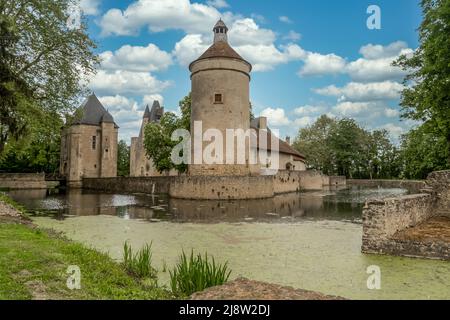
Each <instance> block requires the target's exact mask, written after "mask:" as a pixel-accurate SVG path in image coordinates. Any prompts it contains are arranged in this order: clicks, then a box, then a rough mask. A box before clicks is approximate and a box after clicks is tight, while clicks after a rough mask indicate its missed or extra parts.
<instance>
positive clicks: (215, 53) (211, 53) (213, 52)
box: [191, 41, 250, 65]
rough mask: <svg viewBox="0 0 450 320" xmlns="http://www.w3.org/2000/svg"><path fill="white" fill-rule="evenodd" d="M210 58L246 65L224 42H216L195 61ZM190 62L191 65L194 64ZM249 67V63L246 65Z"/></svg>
mask: <svg viewBox="0 0 450 320" xmlns="http://www.w3.org/2000/svg"><path fill="white" fill-rule="evenodd" d="M210 58H229V59H238V60H242V61H244V62H246V63H248V62H247V61H246V60H244V59H243V58H242V57H241V56H240V55H239V54H238V53H237V52H236V51H234V49H233V48H232V47H231V46H230V45H229V44H228V43H227V42H225V41H218V42H216V43H214V44H213V45H212V46H211V47H209V48H208V49H207V50H206V51H205V52H204V53H203V54H202V55H201V56H200V58H198V59H197V60H195V61H194V62H197V61H199V60H203V59H210ZM194 62H192V63H194ZM248 64H249V65H250V63H248ZM191 65H192V64H191Z"/></svg>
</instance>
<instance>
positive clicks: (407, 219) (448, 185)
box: [362, 171, 450, 260]
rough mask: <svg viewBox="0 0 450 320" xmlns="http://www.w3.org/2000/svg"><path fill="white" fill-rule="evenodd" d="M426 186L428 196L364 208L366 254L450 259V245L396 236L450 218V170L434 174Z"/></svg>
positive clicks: (369, 203) (369, 204) (377, 201)
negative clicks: (432, 220) (438, 218)
mask: <svg viewBox="0 0 450 320" xmlns="http://www.w3.org/2000/svg"><path fill="white" fill-rule="evenodd" d="M424 186H425V187H426V188H424V189H423V192H424V193H420V194H412V195H406V196H399V197H395V198H386V199H374V200H369V201H367V202H366V204H365V206H364V209H363V239H362V240H363V241H362V251H363V252H364V253H377V254H394V255H405V256H414V257H428V258H440V259H447V260H448V259H450V245H449V244H448V243H445V242H439V241H438V242H426V241H412V240H406V239H401V238H398V237H396V235H397V234H398V233H399V232H401V231H405V230H407V229H409V228H412V227H415V226H418V225H420V224H421V223H424V222H426V221H427V220H428V219H430V218H433V217H437V216H447V217H450V214H449V212H450V201H449V199H450V197H449V190H450V171H439V172H433V173H431V174H430V175H429V177H428V179H427V181H426V183H425V182H424Z"/></svg>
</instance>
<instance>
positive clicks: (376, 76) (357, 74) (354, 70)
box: [346, 58, 406, 82]
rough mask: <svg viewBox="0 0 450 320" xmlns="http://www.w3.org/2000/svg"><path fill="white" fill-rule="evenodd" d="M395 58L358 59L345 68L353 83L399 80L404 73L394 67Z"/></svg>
mask: <svg viewBox="0 0 450 320" xmlns="http://www.w3.org/2000/svg"><path fill="white" fill-rule="evenodd" d="M394 60H395V58H381V59H371V60H368V59H363V58H361V59H358V60H356V61H352V62H350V63H349V64H348V65H347V66H346V72H347V73H348V74H349V75H350V77H351V78H352V79H353V80H354V81H359V82H372V81H385V80H401V79H402V78H403V77H404V76H405V75H406V73H405V72H404V71H403V70H402V69H401V68H399V67H394V66H393V65H392V62H393V61H394Z"/></svg>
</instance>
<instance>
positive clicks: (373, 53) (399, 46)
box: [359, 41, 410, 60]
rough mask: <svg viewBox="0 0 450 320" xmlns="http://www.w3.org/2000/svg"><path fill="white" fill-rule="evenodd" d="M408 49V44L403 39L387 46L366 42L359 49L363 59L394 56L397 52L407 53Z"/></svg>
mask: <svg viewBox="0 0 450 320" xmlns="http://www.w3.org/2000/svg"><path fill="white" fill-rule="evenodd" d="M409 51H410V49H409V48H408V44H407V43H406V42H404V41H396V42H393V43H391V44H389V45H387V46H382V45H379V44H377V45H374V44H368V45H365V46H363V47H361V49H360V50H359V53H360V54H361V55H362V56H363V57H364V59H368V60H375V59H383V58H395V57H397V56H398V55H399V54H402V53H405V54H407V53H408V52H409Z"/></svg>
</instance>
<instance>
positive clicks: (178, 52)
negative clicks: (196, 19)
mask: <svg viewBox="0 0 450 320" xmlns="http://www.w3.org/2000/svg"><path fill="white" fill-rule="evenodd" d="M207 48H208V45H207V44H206V43H205V42H204V40H203V36H202V35H201V34H188V35H186V36H185V37H184V38H183V39H181V40H180V41H178V42H177V43H176V44H175V49H174V50H173V52H172V54H173V55H174V56H175V57H176V59H177V61H178V63H180V64H181V65H183V66H187V65H189V64H190V63H191V62H192V61H194V60H195V59H197V58H198V57H200V55H201V54H202V53H203V52H205V50H206V49H207Z"/></svg>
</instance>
